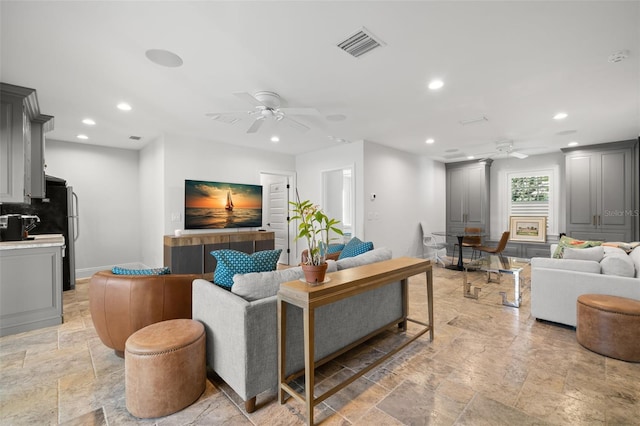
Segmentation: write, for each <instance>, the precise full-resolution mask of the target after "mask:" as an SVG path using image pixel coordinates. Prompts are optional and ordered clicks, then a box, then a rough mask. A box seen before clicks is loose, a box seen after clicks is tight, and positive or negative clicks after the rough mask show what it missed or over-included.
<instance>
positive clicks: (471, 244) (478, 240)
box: [453, 228, 482, 260]
mask: <svg viewBox="0 0 640 426" xmlns="http://www.w3.org/2000/svg"><path fill="white" fill-rule="evenodd" d="M481 232H482V228H464V233H465V234H480V233H481ZM480 246H482V237H481V236H480V235H465V236H464V238H462V248H463V249H464V248H465V247H466V248H471V260H474V259H475V258H476V255H478V254H477V253H476V250H477V249H478V247H480ZM456 247H458V243H456V244H454V246H453V252H454V253H455V252H456Z"/></svg>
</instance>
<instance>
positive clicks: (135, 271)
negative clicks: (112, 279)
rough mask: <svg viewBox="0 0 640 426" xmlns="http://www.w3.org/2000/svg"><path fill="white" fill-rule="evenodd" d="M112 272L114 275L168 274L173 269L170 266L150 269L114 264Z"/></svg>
mask: <svg viewBox="0 0 640 426" xmlns="http://www.w3.org/2000/svg"><path fill="white" fill-rule="evenodd" d="M111 273H112V274H114V275H167V274H170V273H171V270H170V269H169V267H168V266H165V267H163V268H150V269H129V268H121V267H119V266H114V267H113V268H112V269H111Z"/></svg>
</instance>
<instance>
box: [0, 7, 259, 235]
mask: <svg viewBox="0 0 640 426" xmlns="http://www.w3.org/2000/svg"><path fill="white" fill-rule="evenodd" d="M0 1H1V0H0ZM184 226H185V229H224V228H258V227H260V226H262V186H261V185H251V184H243V183H227V182H211V181H203V180H185V182H184Z"/></svg>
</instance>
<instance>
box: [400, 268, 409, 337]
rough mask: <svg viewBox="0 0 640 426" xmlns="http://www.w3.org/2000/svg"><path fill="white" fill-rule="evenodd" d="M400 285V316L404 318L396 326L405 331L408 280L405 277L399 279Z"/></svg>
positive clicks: (407, 311)
mask: <svg viewBox="0 0 640 426" xmlns="http://www.w3.org/2000/svg"><path fill="white" fill-rule="evenodd" d="M400 285H401V286H402V317H403V318H404V319H403V320H402V322H401V323H400V324H398V328H400V330H402V331H407V317H408V316H409V280H408V279H407V278H405V279H403V280H401V281H400Z"/></svg>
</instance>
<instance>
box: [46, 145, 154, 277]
mask: <svg viewBox="0 0 640 426" xmlns="http://www.w3.org/2000/svg"><path fill="white" fill-rule="evenodd" d="M46 149H47V151H46V163H47V174H48V175H51V176H56V177H61V178H63V179H66V180H67V184H68V185H70V186H73V190H74V191H75V192H76V194H78V199H79V216H80V220H79V228H80V229H79V231H80V233H79V237H78V241H77V242H76V273H77V276H78V278H82V277H89V276H91V275H92V274H93V273H94V272H96V271H98V270H101V269H109V268H111V267H112V266H113V265H116V264H127V263H131V262H139V261H140V259H141V232H140V192H139V186H138V152H137V151H132V150H124V149H116V148H105V147H98V146H92V145H89V144H78V143H71V142H62V141H56V140H47V146H46Z"/></svg>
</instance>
